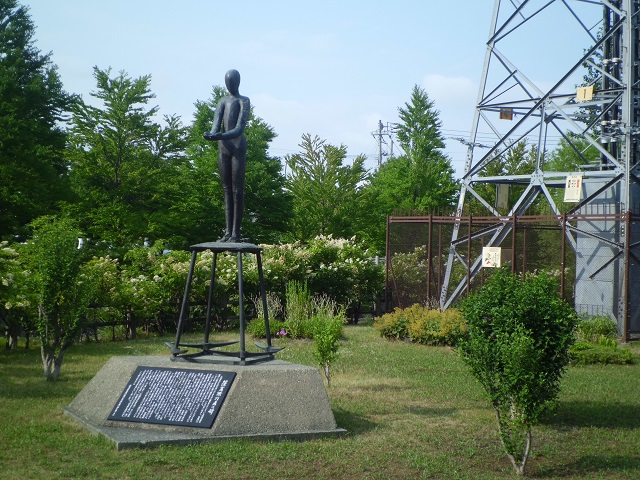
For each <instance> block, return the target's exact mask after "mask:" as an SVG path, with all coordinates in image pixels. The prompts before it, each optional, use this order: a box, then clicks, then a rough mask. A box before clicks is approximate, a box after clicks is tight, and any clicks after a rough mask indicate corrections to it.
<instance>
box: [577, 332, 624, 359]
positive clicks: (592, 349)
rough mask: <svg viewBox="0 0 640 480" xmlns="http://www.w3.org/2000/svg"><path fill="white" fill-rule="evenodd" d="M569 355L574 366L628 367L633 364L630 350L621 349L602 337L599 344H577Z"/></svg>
mask: <svg viewBox="0 0 640 480" xmlns="http://www.w3.org/2000/svg"><path fill="white" fill-rule="evenodd" d="M611 341H613V344H611ZM569 353H570V356H571V363H572V364H573V365H596V364H603V365H606V364H613V365H626V364H632V363H633V355H632V354H631V351H630V350H629V349H627V348H619V347H618V345H617V344H616V343H615V340H611V339H606V337H602V339H601V341H599V342H598V344H595V343H591V342H576V343H575V344H574V345H573V346H572V347H571V349H570V351H569Z"/></svg>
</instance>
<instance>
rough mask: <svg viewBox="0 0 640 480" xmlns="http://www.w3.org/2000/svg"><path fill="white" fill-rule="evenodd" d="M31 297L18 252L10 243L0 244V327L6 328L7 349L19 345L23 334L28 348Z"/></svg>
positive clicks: (30, 328) (27, 279)
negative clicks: (0, 325) (19, 338)
mask: <svg viewBox="0 0 640 480" xmlns="http://www.w3.org/2000/svg"><path fill="white" fill-rule="evenodd" d="M32 297H33V295H32V290H31V289H30V288H29V276H28V272H26V271H25V267H24V266H23V265H22V262H21V261H20V259H19V255H18V252H17V251H16V249H15V248H13V247H12V246H10V245H9V242H7V241H2V242H0V323H1V324H3V325H4V327H6V336H7V344H6V347H7V349H11V348H13V347H15V346H17V345H18V336H19V335H20V334H21V333H22V332H24V334H25V336H26V338H27V347H28V346H29V333H30V331H31V330H32V328H33V324H32V322H30V320H32V319H33V315H32V312H33V308H32V306H33V298H32Z"/></svg>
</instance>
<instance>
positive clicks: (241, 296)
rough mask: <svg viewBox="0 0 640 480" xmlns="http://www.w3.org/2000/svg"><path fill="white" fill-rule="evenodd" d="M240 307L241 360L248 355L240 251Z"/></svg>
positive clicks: (239, 256)
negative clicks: (245, 338) (245, 337)
mask: <svg viewBox="0 0 640 480" xmlns="http://www.w3.org/2000/svg"><path fill="white" fill-rule="evenodd" d="M238 308H239V309H240V360H243V361H244V360H245V358H246V357H247V355H246V353H247V351H246V349H245V340H244V287H243V281H242V253H241V252H238Z"/></svg>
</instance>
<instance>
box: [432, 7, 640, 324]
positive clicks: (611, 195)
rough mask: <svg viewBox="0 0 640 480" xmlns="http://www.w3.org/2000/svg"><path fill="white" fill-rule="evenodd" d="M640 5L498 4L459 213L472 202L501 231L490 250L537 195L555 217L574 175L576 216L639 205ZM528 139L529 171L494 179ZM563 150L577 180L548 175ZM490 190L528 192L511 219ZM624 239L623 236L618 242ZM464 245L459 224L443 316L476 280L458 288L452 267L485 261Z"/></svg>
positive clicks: (489, 239)
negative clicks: (560, 192) (572, 158)
mask: <svg viewBox="0 0 640 480" xmlns="http://www.w3.org/2000/svg"><path fill="white" fill-rule="evenodd" d="M639 4H640V0H601V1H596V0H573V1H572V0H504V1H501V0H496V2H495V6H494V12H493V17H492V21H491V27H490V33H489V40H488V42H487V50H486V56H485V61H484V67H483V71H482V77H481V83H480V90H479V93H478V99H477V105H476V109H475V115H474V121H473V125H472V129H471V136H470V139H469V142H468V153H467V159H466V163H465V170H464V175H463V177H462V179H461V183H462V186H461V191H460V198H459V203H458V207H457V212H456V214H457V215H458V216H461V215H463V214H465V213H467V212H468V213H470V210H469V204H470V202H473V203H475V205H478V203H479V204H480V205H482V206H483V207H484V209H486V212H489V213H488V215H495V217H496V223H495V226H494V227H492V228H490V229H487V230H486V231H484V232H482V235H484V236H485V243H484V244H485V245H487V246H500V244H501V242H502V241H503V240H504V239H505V238H507V236H508V235H509V234H510V232H511V228H512V227H511V223H509V222H507V221H505V220H504V219H505V218H506V217H513V216H519V215H523V214H525V212H527V210H528V209H529V208H530V207H531V206H532V204H533V203H534V201H536V200H539V199H540V196H543V197H544V198H545V199H546V200H547V201H548V204H549V208H550V211H551V212H552V213H556V214H558V215H559V214H560V213H561V212H560V210H559V206H558V205H557V204H556V203H557V201H556V200H554V195H552V193H551V192H552V191H553V189H562V188H564V187H565V182H566V180H567V177H568V176H571V177H573V176H576V175H579V176H580V177H581V178H582V179H583V183H584V188H583V193H582V197H581V199H580V201H579V202H578V203H576V204H574V205H572V208H573V210H572V211H573V212H580V211H586V210H588V209H589V207H593V206H594V205H596V204H597V205H602V204H606V205H607V207H606V208H607V209H609V211H613V212H618V213H625V212H629V211H631V210H632V209H633V208H634V205H637V204H638V203H640V189H639V188H638V185H639V184H640V180H639V176H640V172H639V166H640V164H639V162H638V158H639V151H638V150H639V146H638V136H639V134H640V98H639V97H640V95H639V86H640V85H639V81H640V73H639V69H640V66H639V63H640V62H639V56H638V54H639V53H638V52H639V50H640V49H639V42H640V32H639V27H638V14H639V9H640V7H639ZM550 77H551V78H550ZM579 86H586V87H593V89H591V88H586V89H584V88H583V89H579V88H578V87H579ZM501 117H502V118H501ZM525 139H526V140H527V142H528V144H529V145H533V146H535V147H537V148H536V158H535V162H534V163H535V165H533V166H532V167H531V170H530V171H527V172H526V173H520V174H517V175H500V176H495V175H491V173H490V172H491V171H492V170H491V165H492V164H493V163H494V162H496V161H499V159H501V158H504V156H505V155H508V153H509V151H510V150H511V149H513V148H514V147H515V146H516V145H518V143H519V142H521V141H523V140H525ZM560 141H562V142H563V143H565V145H568V146H570V147H573V149H574V150H575V153H576V154H577V155H579V157H580V158H581V159H582V160H583V162H582V163H583V165H581V166H580V167H579V168H578V170H577V171H573V172H563V171H548V169H547V168H546V165H545V161H547V160H548V153H549V152H550V151H552V150H553V149H554V148H555V147H556V146H557V145H558V144H559V142H560ZM585 145H586V149H585ZM587 150H590V151H591V155H587V154H586V153H585V152H586V151H587ZM594 151H597V155H595V157H597V158H598V160H596V161H594V160H593V158H594V155H593V152H594ZM587 157H588V158H589V159H590V160H589V159H588V158H587ZM487 184H492V185H498V184H502V185H508V186H510V187H513V186H515V185H518V186H520V188H521V189H522V190H523V193H522V194H521V195H520V196H519V198H518V199H517V201H515V202H512V205H510V206H509V207H508V214H507V212H506V211H503V212H499V211H498V208H497V207H496V205H491V204H490V203H489V202H487V201H486V200H485V199H484V198H483V197H482V196H481V195H480V194H479V193H478V190H479V188H480V186H481V185H487ZM496 188H497V187H496ZM555 191H557V190H555ZM555 198H556V199H557V198H558V196H557V194H556V195H555ZM501 213H502V215H501ZM505 214H506V215H505ZM636 233H637V232H636ZM625 238H629V237H628V236H626V237H625V235H624V232H618V238H617V239H616V241H617V242H624V241H625ZM568 241H569V242H570V243H571V246H572V248H573V249H574V251H577V250H578V249H579V245H576V241H575V237H573V236H571V237H570V238H568ZM636 241H637V239H636ZM464 245H465V239H463V238H461V237H460V223H456V224H455V226H454V229H453V234H452V240H451V245H450V250H449V256H448V262H447V268H446V272H445V279H444V284H443V288H442V292H441V296H440V306H441V308H443V309H444V308H447V307H448V306H450V305H451V303H452V302H453V301H454V300H455V299H456V298H458V297H459V296H460V294H461V293H462V291H463V290H464V288H465V285H466V284H467V282H468V281H469V280H470V279H469V278H467V277H465V278H464V279H463V280H462V281H461V282H459V283H458V284H455V285H452V284H451V279H452V270H453V268H454V265H455V264H456V263H457V262H460V263H462V264H463V265H464V266H465V268H466V269H467V271H469V272H470V275H471V278H473V276H475V275H476V274H477V273H478V272H479V271H480V269H481V268H482V258H481V256H478V257H474V258H465V253H462V248H464ZM458 247H461V248H460V250H461V251H460V252H458ZM636 260H637V259H636ZM467 262H469V263H467ZM627 263H628V262H627ZM636 267H637V264H636ZM636 273H637V271H636ZM636 317H637V315H636Z"/></svg>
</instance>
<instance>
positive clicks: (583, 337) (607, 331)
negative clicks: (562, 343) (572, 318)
mask: <svg viewBox="0 0 640 480" xmlns="http://www.w3.org/2000/svg"><path fill="white" fill-rule="evenodd" d="M617 336H618V327H617V325H616V323H615V322H614V321H613V320H611V319H610V318H609V317H606V316H595V317H581V318H580V321H579V322H578V328H577V330H576V337H577V339H578V340H579V341H585V342H591V343H597V342H598V341H599V340H600V338H601V337H604V338H611V339H614V338H616V337H617Z"/></svg>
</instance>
